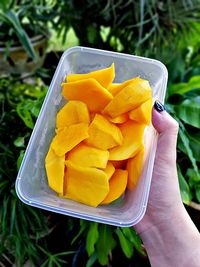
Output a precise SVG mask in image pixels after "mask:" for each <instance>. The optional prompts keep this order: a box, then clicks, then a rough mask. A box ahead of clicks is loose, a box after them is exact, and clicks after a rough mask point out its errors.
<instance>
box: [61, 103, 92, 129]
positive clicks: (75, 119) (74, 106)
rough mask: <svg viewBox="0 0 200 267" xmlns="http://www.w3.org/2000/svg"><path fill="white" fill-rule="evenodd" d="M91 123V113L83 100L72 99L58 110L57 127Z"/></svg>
mask: <svg viewBox="0 0 200 267" xmlns="http://www.w3.org/2000/svg"><path fill="white" fill-rule="evenodd" d="M81 122H85V123H89V122H90V115H89V112H88V108H87V105H86V104H85V103H83V102H81V101H77V100H71V101H69V102H67V104H66V105H64V107H63V108H61V110H60V111H59V112H58V114H57V118H56V127H57V128H64V127H66V126H69V125H71V124H77V123H81Z"/></svg>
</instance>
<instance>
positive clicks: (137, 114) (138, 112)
mask: <svg viewBox="0 0 200 267" xmlns="http://www.w3.org/2000/svg"><path fill="white" fill-rule="evenodd" d="M151 110H152V98H149V99H148V100H147V101H146V102H144V103H143V104H141V105H140V106H139V107H137V108H136V109H133V110H131V111H129V118H130V119H131V120H134V121H137V122H139V123H144V124H147V125H149V124H150V122H151Z"/></svg>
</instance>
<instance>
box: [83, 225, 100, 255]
mask: <svg viewBox="0 0 200 267" xmlns="http://www.w3.org/2000/svg"><path fill="white" fill-rule="evenodd" d="M98 238H99V232H98V224H97V223H96V222H91V223H90V226H89V231H88V234H87V237H86V251H87V253H88V256H91V255H92V254H93V253H94V251H95V247H94V246H95V244H96V242H97V240H98Z"/></svg>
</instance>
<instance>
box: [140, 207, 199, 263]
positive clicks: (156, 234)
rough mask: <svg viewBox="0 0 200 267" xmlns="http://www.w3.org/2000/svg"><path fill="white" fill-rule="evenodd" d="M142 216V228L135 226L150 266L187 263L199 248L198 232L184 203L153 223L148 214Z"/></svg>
mask: <svg viewBox="0 0 200 267" xmlns="http://www.w3.org/2000/svg"><path fill="white" fill-rule="evenodd" d="M167 214H169V213H167ZM144 219H145V220H146V223H144V225H145V227H144V225H142V224H141V225H140V224H138V225H137V226H136V227H135V228H136V231H138V233H139V234H140V236H141V238H142V241H143V243H144V246H145V248H146V250H147V253H148V256H149V259H150V262H151V265H152V266H155V267H156V266H162V267H165V266H171V267H172V266H177V263H178V264H179V265H178V266H189V265H188V264H189V262H190V261H191V259H190V258H191V257H192V255H193V254H195V251H197V249H198V248H199V247H200V235H199V233H198V230H197V229H196V227H195V226H194V224H193V222H192V220H191V219H190V217H189V215H188V214H187V212H186V210H185V208H184V206H183V205H182V207H181V208H179V209H178V210H176V212H174V211H173V212H172V213H171V215H170V216H169V217H168V218H166V219H165V220H161V221H160V222H158V223H157V224H154V223H153V222H150V220H149V218H148V217H146V218H144ZM198 257H199V256H198ZM198 260H200V259H198ZM190 266H198V265H195V264H194V265H190Z"/></svg>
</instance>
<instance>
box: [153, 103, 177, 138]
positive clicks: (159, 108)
mask: <svg viewBox="0 0 200 267" xmlns="http://www.w3.org/2000/svg"><path fill="white" fill-rule="evenodd" d="M152 123H153V126H154V128H155V129H156V130H157V131H158V133H165V132H169V133H172V134H175V135H177V134H178V122H177V121H176V120H175V119H173V118H172V117H171V116H170V115H169V113H167V112H166V111H165V108H164V106H163V105H162V104H161V103H160V102H158V101H155V104H154V107H153V110H152Z"/></svg>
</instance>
